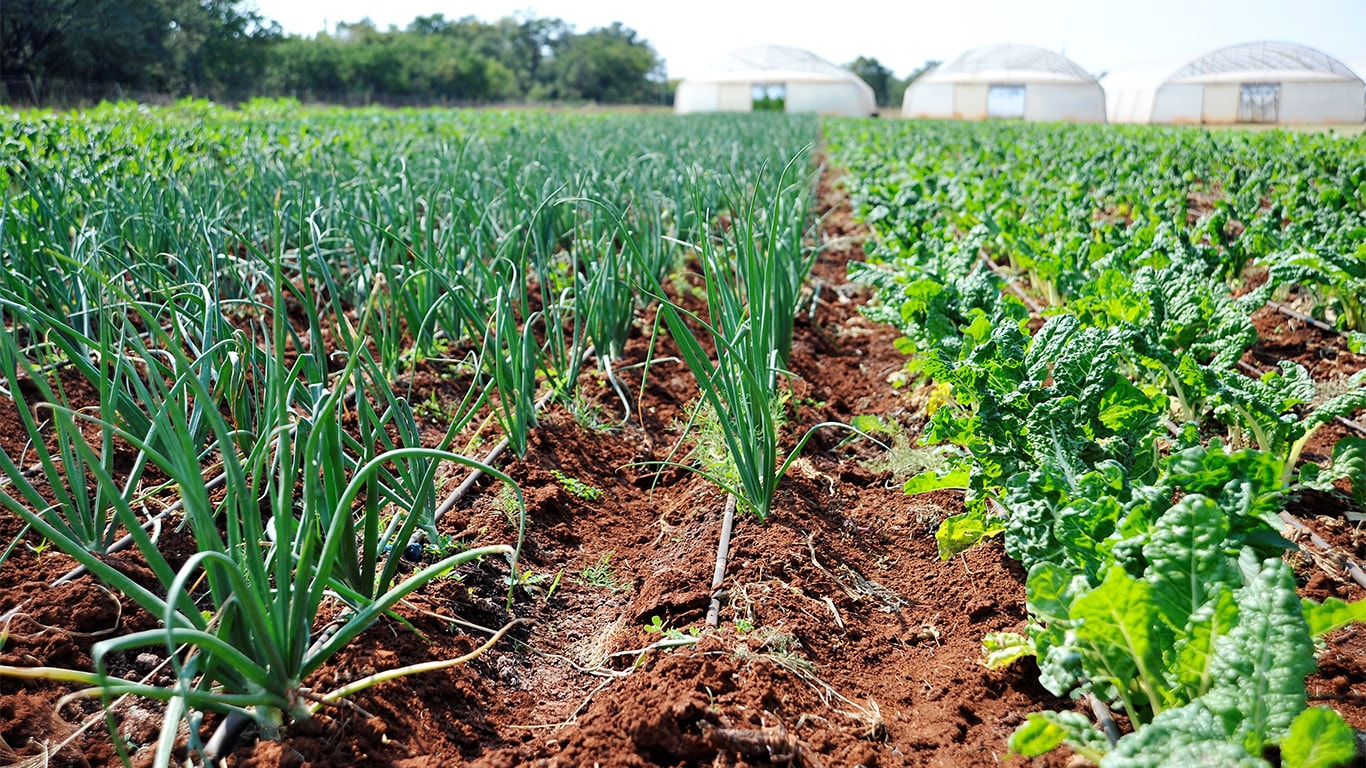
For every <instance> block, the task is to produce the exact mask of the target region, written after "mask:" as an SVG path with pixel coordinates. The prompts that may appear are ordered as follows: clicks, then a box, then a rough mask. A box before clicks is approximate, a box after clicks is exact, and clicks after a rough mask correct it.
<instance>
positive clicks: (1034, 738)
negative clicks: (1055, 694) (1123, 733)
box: [1008, 712, 1110, 762]
mask: <svg viewBox="0 0 1366 768" xmlns="http://www.w3.org/2000/svg"><path fill="white" fill-rule="evenodd" d="M1063 742H1066V743H1067V745H1068V746H1069V747H1071V748H1072V751H1073V752H1076V753H1077V754H1078V755H1081V756H1082V757H1084V758H1086V759H1088V760H1091V761H1093V762H1094V761H1096V760H1099V759H1100V757H1101V756H1102V755H1104V754H1105V752H1106V751H1107V750H1109V748H1110V742H1109V741H1107V740H1106V738H1105V734H1103V733H1101V732H1100V731H1099V730H1098V729H1097V728H1096V727H1095V726H1093V725H1091V721H1090V720H1087V719H1086V716H1085V715H1083V714H1081V713H1080V712H1030V713H1029V714H1028V715H1026V716H1025V721H1024V723H1023V724H1021V725H1020V727H1019V728H1016V729H1015V732H1014V733H1012V734H1011V735H1010V741H1009V743H1008V746H1009V749H1010V753H1011V754H1015V755H1021V756H1023V757H1039V756H1040V755H1045V754H1048V753H1049V752H1052V751H1053V750H1055V749H1057V748H1058V745H1059V744H1062V743H1063Z"/></svg>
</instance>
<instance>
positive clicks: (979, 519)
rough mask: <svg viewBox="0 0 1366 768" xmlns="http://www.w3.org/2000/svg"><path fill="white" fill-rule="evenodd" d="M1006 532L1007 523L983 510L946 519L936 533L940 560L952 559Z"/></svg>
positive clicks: (935, 538) (935, 537) (971, 511)
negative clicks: (981, 542) (979, 543)
mask: <svg viewBox="0 0 1366 768" xmlns="http://www.w3.org/2000/svg"><path fill="white" fill-rule="evenodd" d="M1004 530H1005V521H1004V520H1002V519H1001V518H999V517H996V516H995V515H990V514H987V513H986V512H985V511H982V510H969V511H967V512H964V513H962V514H960V515H953V516H951V517H947V518H945V519H944V522H942V523H940V524H939V530H937V531H935V534H934V540H935V542H937V543H938V545H939V558H940V559H941V560H948V559H949V558H950V557H953V556H954V555H956V554H958V553H959V552H962V551H964V550H966V549H969V548H971V547H973V546H975V545H976V544H977V543H978V542H980V541H981V540H982V539H986V538H990V537H992V536H998V535H1000V533H1001V532H1002V531H1004Z"/></svg>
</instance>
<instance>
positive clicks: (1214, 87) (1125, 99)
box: [1101, 42, 1366, 125]
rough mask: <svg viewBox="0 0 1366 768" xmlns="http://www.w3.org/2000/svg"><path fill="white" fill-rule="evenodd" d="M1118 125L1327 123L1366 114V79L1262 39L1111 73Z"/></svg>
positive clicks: (1112, 114)
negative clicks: (1365, 86) (1365, 84)
mask: <svg viewBox="0 0 1366 768" xmlns="http://www.w3.org/2000/svg"><path fill="white" fill-rule="evenodd" d="M1101 84H1102V85H1103V86H1104V87H1105V100H1106V113H1107V116H1108V117H1109V120H1110V122H1115V123H1178V124H1179V123H1191V124H1209V125H1230V124H1239V123H1242V124H1255V123H1265V124H1276V125H1324V124H1340V123H1360V122H1361V121H1362V120H1363V119H1366V102H1364V101H1363V98H1362V92H1363V91H1362V89H1363V83H1362V78H1361V76H1359V75H1358V74H1357V73H1356V72H1353V71H1352V69H1351V68H1350V67H1348V66H1347V65H1346V64H1344V63H1342V62H1341V61H1338V60H1337V59H1335V58H1333V57H1332V56H1329V55H1328V54H1325V53H1323V52H1321V51H1317V50H1315V49H1313V48H1308V47H1305V46H1302V45H1296V44H1294V43H1282V42H1256V43H1245V44H1242V45H1233V46H1229V47H1227V48H1220V49H1218V50H1214V51H1211V52H1209V53H1206V54H1203V55H1200V56H1195V57H1189V56H1188V57H1181V58H1175V59H1164V60H1161V61H1156V62H1149V63H1145V64H1139V65H1135V66H1133V67H1130V68H1127V69H1125V70H1122V71H1119V72H1115V73H1112V74H1110V75H1107V76H1106V77H1104V78H1103V79H1102V80H1101Z"/></svg>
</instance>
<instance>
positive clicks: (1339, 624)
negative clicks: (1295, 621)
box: [1300, 597, 1366, 637]
mask: <svg viewBox="0 0 1366 768" xmlns="http://www.w3.org/2000/svg"><path fill="white" fill-rule="evenodd" d="M1300 607H1301V609H1302V610H1303V611H1304V620H1305V621H1306V622H1308V624H1309V634H1310V635H1311V636H1312V637H1322V636H1323V635H1326V634H1328V633H1329V632H1332V631H1334V630H1338V629H1342V628H1343V627H1345V626H1347V625H1348V624H1354V623H1357V622H1362V621H1366V600H1358V601H1356V602H1354V603H1346V602H1343V601H1342V600H1339V599H1338V598H1336V597H1330V598H1328V599H1327V600H1324V601H1323V602H1322V603H1316V602H1314V601H1313V600H1309V599H1305V600H1304V601H1303V602H1302V603H1301V604H1300Z"/></svg>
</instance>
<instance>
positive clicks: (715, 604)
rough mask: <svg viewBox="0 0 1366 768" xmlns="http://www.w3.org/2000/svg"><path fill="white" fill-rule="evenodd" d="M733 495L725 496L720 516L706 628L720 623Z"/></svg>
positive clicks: (731, 524)
mask: <svg viewBox="0 0 1366 768" xmlns="http://www.w3.org/2000/svg"><path fill="white" fill-rule="evenodd" d="M735 502H736V499H735V494H733V493H728V494H726V511H725V512H724V513H723V514H722V515H721V540H720V541H719V542H717V545H716V570H715V571H714V572H713V573H712V577H711V603H710V604H709V605H708V606H707V626H709V627H715V626H717V625H718V624H720V623H721V584H722V583H723V582H724V581H725V580H726V563H727V562H728V561H729V560H730V534H731V530H732V529H733V528H734V527H735Z"/></svg>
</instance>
